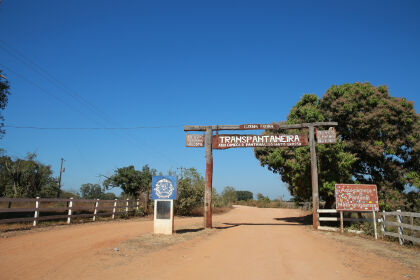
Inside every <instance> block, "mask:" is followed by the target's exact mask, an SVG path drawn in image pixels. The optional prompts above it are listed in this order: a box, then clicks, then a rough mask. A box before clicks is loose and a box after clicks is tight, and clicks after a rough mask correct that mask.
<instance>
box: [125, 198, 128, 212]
mask: <svg viewBox="0 0 420 280" xmlns="http://www.w3.org/2000/svg"><path fill="white" fill-rule="evenodd" d="M125 213H126V214H127V215H128V198H127V203H126V205H125Z"/></svg>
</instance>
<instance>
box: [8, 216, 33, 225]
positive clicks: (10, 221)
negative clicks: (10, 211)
mask: <svg viewBox="0 0 420 280" xmlns="http://www.w3.org/2000/svg"><path fill="white" fill-rule="evenodd" d="M33 220H34V217H30V218H16V219H2V220H0V224H9V223H22V222H32V221H33Z"/></svg>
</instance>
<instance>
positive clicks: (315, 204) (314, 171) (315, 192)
mask: <svg viewBox="0 0 420 280" xmlns="http://www.w3.org/2000/svg"><path fill="white" fill-rule="evenodd" d="M309 151H310V155H311V183H312V228H313V229H315V230H316V229H317V228H318V226H319V214H318V212H317V211H318V209H319V188H318V164H317V158H316V149H315V139H314V126H313V125H311V126H309Z"/></svg>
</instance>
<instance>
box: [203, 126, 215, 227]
mask: <svg viewBox="0 0 420 280" xmlns="http://www.w3.org/2000/svg"><path fill="white" fill-rule="evenodd" d="M205 179H206V185H205V188H204V228H212V227H213V222H212V205H211V198H212V197H211V196H212V188H213V129H212V128H211V127H207V128H206V178H205Z"/></svg>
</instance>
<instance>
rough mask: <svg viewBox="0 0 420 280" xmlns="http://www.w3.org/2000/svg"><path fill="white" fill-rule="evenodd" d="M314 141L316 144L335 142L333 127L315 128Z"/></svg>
mask: <svg viewBox="0 0 420 280" xmlns="http://www.w3.org/2000/svg"><path fill="white" fill-rule="evenodd" d="M316 141H317V142H318V144H332V143H336V134H335V128H334V127H330V129H328V130H317V131H316Z"/></svg>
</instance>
